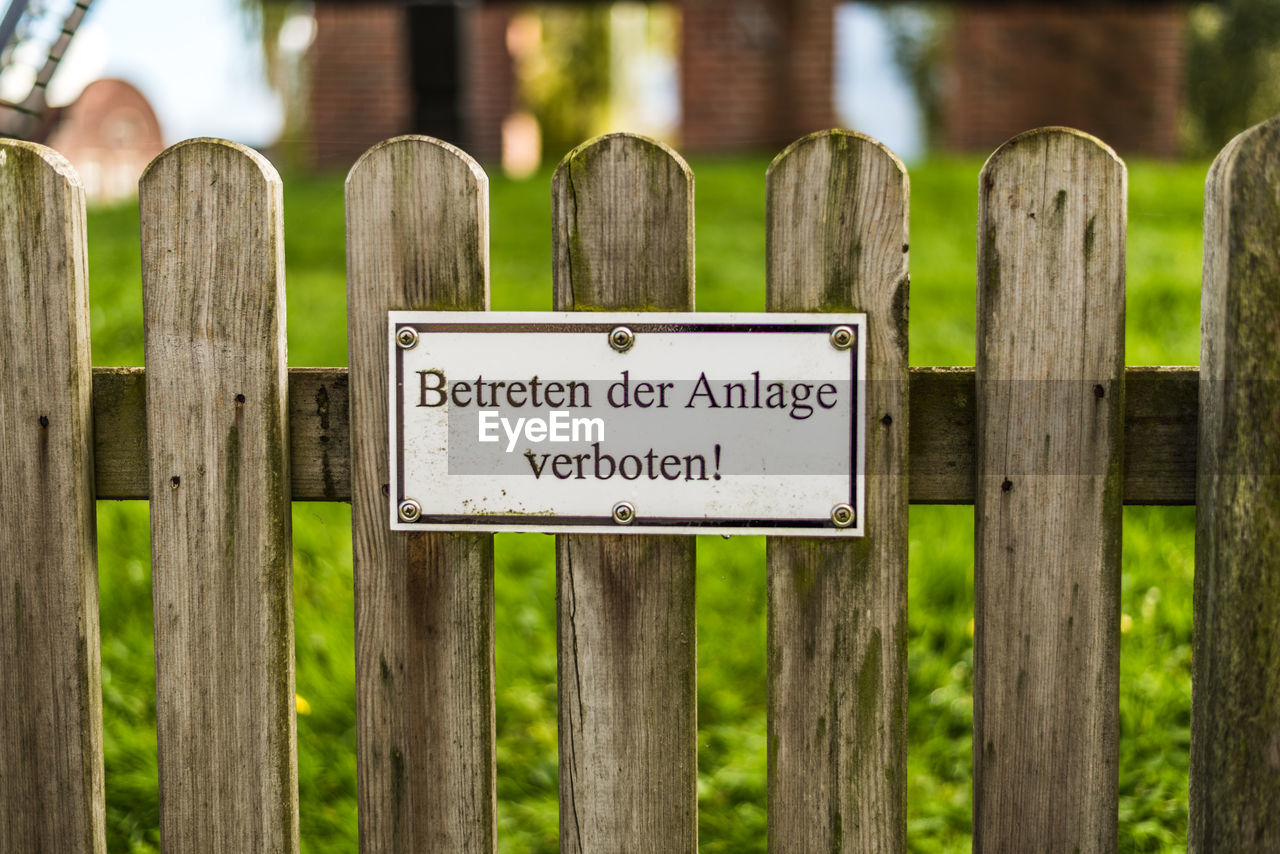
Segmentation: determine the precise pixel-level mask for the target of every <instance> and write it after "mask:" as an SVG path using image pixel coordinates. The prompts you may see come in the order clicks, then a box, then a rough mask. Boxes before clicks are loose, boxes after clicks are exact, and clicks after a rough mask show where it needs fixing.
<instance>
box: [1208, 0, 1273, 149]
mask: <svg viewBox="0 0 1280 854" xmlns="http://www.w3.org/2000/svg"><path fill="white" fill-rule="evenodd" d="M1277 111H1280V0H1224V2H1221V3H1216V4H1204V5H1201V6H1197V7H1195V8H1193V9H1192V10H1191V13H1190V17H1189V27H1188V39H1187V113H1188V116H1187V118H1188V122H1187V124H1188V127H1187V144H1188V147H1189V148H1190V149H1191V150H1192V151H1193V152H1195V153H1199V154H1211V153H1213V152H1215V151H1217V150H1218V149H1220V148H1221V147H1222V146H1223V145H1225V144H1226V143H1227V142H1228V141H1229V140H1230V139H1231V138H1232V137H1233V136H1235V135H1236V134H1237V133H1239V132H1240V131H1242V130H1244V129H1245V128H1247V127H1250V126H1251V125H1254V124H1257V123H1258V122H1260V121H1262V120H1263V119H1265V118H1268V117H1269V116H1271V115H1273V114H1275V113H1276V112H1277Z"/></svg>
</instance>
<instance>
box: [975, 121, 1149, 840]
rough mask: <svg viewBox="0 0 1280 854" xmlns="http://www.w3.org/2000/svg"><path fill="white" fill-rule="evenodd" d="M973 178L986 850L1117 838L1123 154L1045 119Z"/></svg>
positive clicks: (979, 799)
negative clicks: (976, 199)
mask: <svg viewBox="0 0 1280 854" xmlns="http://www.w3.org/2000/svg"><path fill="white" fill-rule="evenodd" d="M980 181H981V191H980V209H979V218H978V222H979V226H978V228H979V246H978V278H979V289H978V363H977V388H978V391H977V419H978V420H977V424H978V452H977V461H978V464H977V492H976V497H975V498H976V506H975V520H976V530H975V533H974V540H975V550H976V565H975V569H974V573H975V578H974V582H975V591H974V593H975V623H976V632H975V638H974V689H973V693H974V722H973V727H974V742H973V751H974V757H973V762H974V817H973V827H974V850H975V851H1031V850H1037V851H1043V850H1051V851H1072V850H1080V851H1114V850H1115V848H1116V844H1117V837H1116V834H1117V808H1118V802H1117V797H1118V796H1117V787H1118V761H1119V754H1118V738H1119V645H1120V635H1119V614H1120V605H1119V596H1120V529H1121V500H1122V486H1123V484H1122V460H1123V453H1122V434H1123V428H1124V422H1123V415H1124V382H1123V380H1124V245H1125V188H1126V176H1125V167H1124V164H1123V163H1122V162H1121V161H1120V160H1119V158H1117V157H1116V156H1115V154H1114V152H1112V151H1111V150H1110V149H1109V148H1107V147H1106V146H1105V145H1103V144H1102V143H1100V142H1099V141H1098V140H1096V139H1094V138H1093V137H1090V136H1088V135H1086V134H1083V133H1080V132H1078V131H1070V130H1065V129H1058V128H1046V129H1041V130H1037V131H1031V132H1028V133H1026V134H1023V135H1021V136H1018V137H1015V138H1014V139H1013V140H1010V141H1009V142H1007V143H1005V144H1004V145H1003V146H1002V147H1001V148H1000V149H998V150H997V151H996V153H995V154H993V155H992V156H991V159H990V160H988V161H987V164H986V166H985V167H984V168H983V170H982V175H981V178H980Z"/></svg>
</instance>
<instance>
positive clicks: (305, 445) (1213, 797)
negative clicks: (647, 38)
mask: <svg viewBox="0 0 1280 854" xmlns="http://www.w3.org/2000/svg"><path fill="white" fill-rule="evenodd" d="M979 187H980V191H979V195H980V215H979V230H978V244H979V262H978V277H977V286H978V294H979V299H978V315H979V321H978V349H977V352H978V362H977V367H976V370H971V369H936V368H912V369H909V368H908V365H907V342H908V324H907V304H908V299H907V292H908V256H909V245H908V244H909V240H908V230H907V222H908V220H907V204H908V196H909V193H908V182H907V173H906V170H905V169H904V168H903V166H902V164H901V163H900V162H899V161H898V160H897V158H895V157H894V156H893V155H892V154H891V153H890V152H889V151H888V150H886V149H885V148H883V147H882V146H880V145H879V144H877V143H875V142H874V141H872V140H870V139H867V138H866V137H863V136H860V135H857V134H852V133H847V132H841V131H831V132H824V133H819V134H814V135H812V136H809V137H805V138H804V139H801V140H799V141H798V142H796V143H795V144H793V145H792V146H790V147H789V148H788V149H787V150H786V151H784V152H783V153H782V154H781V155H779V157H778V158H777V159H776V160H775V161H774V163H773V165H772V166H771V167H770V169H769V173H768V178H767V197H768V201H767V217H768V224H767V228H768V234H767V240H768V244H767V246H768V249H767V258H768V260H767V265H768V270H767V281H768V308H769V309H770V310H774V311H819V312H820V311H865V312H866V313H867V315H868V317H869V334H870V341H869V345H868V364H869V367H868V377H869V380H870V383H869V390H868V396H867V418H868V424H867V454H868V458H867V470H868V472H870V475H869V477H868V486H867V515H866V519H867V522H866V525H867V528H866V530H867V536H866V537H865V538H863V539H858V540H843V541H837V540H830V539H827V540H808V539H786V538H775V539H771V540H770V541H769V543H768V602H769V605H768V607H769V614H768V638H767V649H768V672H769V683H768V684H769V697H768V708H769V722H768V744H769V747H768V750H769V762H768V769H769V771H768V774H769V778H768V797H769V814H768V827H769V844H770V848H771V850H773V851H779V852H781V851H787V852H791V851H817V850H823V851H827V850H832V851H901V850H903V849H904V848H905V845H906V839H905V837H906V792H907V785H906V783H907V781H906V744H907V713H906V708H907V706H906V685H907V662H906V648H907V644H906V641H907V598H906V578H907V573H906V569H907V509H908V503H909V502H915V503H972V504H974V506H975V514H976V533H975V553H976V562H975V582H976V604H975V615H974V618H975V624H976V634H975V677H974V758H973V761H974V776H975V785H974V847H975V849H976V850H981V851H1000V852H1004V851H1012V852H1021V851H1047V850H1054V851H1058V850H1061V851H1114V850H1115V849H1116V847H1117V775H1118V772H1117V762H1118V758H1117V757H1118V748H1117V744H1118V730H1119V725H1118V719H1119V710H1118V683H1119V667H1118V661H1119V646H1120V631H1119V625H1118V623H1119V615H1120V606H1119V595H1120V582H1119V579H1120V534H1121V505H1122V503H1129V504H1190V503H1195V504H1196V505H1197V507H1198V510H1199V513H1198V538H1197V568H1196V580H1195V597H1196V599H1195V618H1196V633H1195V650H1194V652H1195V656H1194V657H1195V661H1194V688H1193V696H1192V745H1191V784H1190V785H1191V793H1190V795H1191V808H1190V844H1191V847H1192V849H1193V850H1199V851H1210V850H1213V851H1224V852H1236V851H1264V850H1266V851H1276V850H1280V558H1278V557H1277V555H1280V477H1278V476H1277V471H1280V430H1278V429H1277V428H1278V427H1280V384H1278V383H1277V382H1276V380H1277V379H1280V251H1278V250H1277V247H1280V201H1278V199H1280V123H1277V122H1272V123H1268V124H1265V125H1261V126H1259V127H1257V128H1254V129H1252V130H1251V131H1248V132H1247V133H1245V134H1243V135H1242V136H1241V137H1239V138H1238V139H1237V140H1236V141H1234V142H1233V143H1232V144H1231V145H1230V146H1228V147H1227V148H1226V149H1225V150H1224V151H1223V153H1222V154H1221V155H1220V156H1219V158H1218V160H1217V161H1216V162H1215V164H1214V167H1213V169H1212V171H1211V173H1210V176H1209V181H1208V191H1207V195H1206V217H1205V223H1206V225H1205V268H1204V301H1203V316H1204V335H1203V357H1202V367H1201V368H1200V369H1199V371H1197V370H1196V369H1195V368H1127V369H1126V368H1125V367H1124V364H1123V359H1124V346H1123V330H1124V304H1125V290H1124V276H1125V264H1124V251H1125V217H1126V201H1125V195H1126V172H1125V167H1124V164H1123V163H1122V162H1121V161H1120V160H1119V159H1118V158H1117V157H1116V156H1115V154H1114V153H1113V152H1112V151H1111V150H1110V149H1108V148H1107V147H1106V146H1105V145H1103V144H1101V143H1100V142H1099V141H1097V140H1095V139H1093V138H1091V137H1089V136H1086V135H1084V134H1081V133H1078V132H1075V131H1070V130H1064V129H1045V130H1039V131H1033V132H1030V133H1028V134H1024V135H1022V136H1020V137H1017V138H1016V139H1014V140H1011V141H1010V142H1008V143H1006V144H1005V145H1004V146H1002V147H1001V148H1000V149H999V150H998V151H997V152H996V153H995V154H994V155H993V156H992V157H991V159H990V160H989V161H988V162H987V165H986V166H985V167H984V169H983V170H982V173H981V176H980V178H979ZM552 190H553V221H554V236H553V239H554V302H555V307H556V308H557V309H566V310H593V309H618V310H637V311H640V310H649V309H662V310H669V311H670V310H675V311H690V310H692V309H693V307H694V281H693V269H694V265H693V252H694V239H693V176H692V173H691V172H690V170H689V168H688V167H687V166H686V165H685V163H684V161H683V160H681V159H680V157H679V156H678V155H676V154H675V153H674V152H672V151H671V150H670V149H668V148H666V147H665V146H662V145H659V144H657V143H654V142H652V141H649V140H645V139H642V138H639V137H635V136H629V135H610V136H606V137H601V138H599V139H596V140H593V141H591V142H589V143H587V144H585V145H583V146H582V147H580V148H578V149H576V150H575V151H573V152H572V153H571V154H570V155H569V156H568V157H567V158H566V159H565V161H564V162H563V163H562V164H561V166H560V168H559V170H558V171H557V172H556V173H555V176H554V179H553V182H552ZM346 193H347V222H348V227H347V259H348V260H347V264H348V270H347V274H348V289H349V290H348V293H349V303H348V307H349V347H350V355H351V368H350V370H349V371H348V370H346V369H338V368H318V369H288V368H287V365H286V359H285V339H284V329H285V323H284V318H285V300H284V263H283V243H282V227H281V210H282V195H281V183H280V180H279V177H278V176H277V175H276V173H275V171H274V170H273V169H272V167H271V166H270V164H268V163H267V162H266V161H265V160H264V159H262V158H261V157H260V156H258V155H257V154H254V153H253V152H251V151H249V150H247V149H245V148H243V147H240V146H237V145H234V144H231V143H227V142H222V141H217V140H194V141H190V142H185V143H181V144H179V145H176V146H174V147H173V148H170V149H169V150H168V151H166V152H164V153H163V154H161V155H160V156H159V157H158V158H157V159H156V161H155V162H154V163H153V164H152V165H151V167H150V168H149V170H148V171H147V173H146V174H145V175H144V176H143V178H142V181H141V184H140V194H141V216H142V258H143V264H142V276H143V292H144V314H145V323H146V360H147V367H146V370H145V374H144V372H143V369H140V368H126V369H114V368H113V369H93V368H91V367H90V356H89V332H88V290H87V284H88V283H87V275H86V261H85V257H86V256H85V216H84V194H83V191H82V189H81V186H80V183H79V180H78V179H77V177H76V176H75V174H74V172H73V171H72V170H71V168H70V167H69V165H68V164H67V162H66V161H65V160H63V159H62V158H61V157H60V156H59V155H57V154H56V153H54V152H52V151H50V150H48V149H45V148H41V147H39V146H35V145H30V144H26V143H20V142H3V143H0V330H2V333H0V466H2V468H0V507H3V518H2V520H0V850H3V851H14V852H45V851H48V852H55V851H56V852H81V851H94V852H100V851H102V850H104V847H105V842H104V829H103V815H104V806H103V753H102V751H103V745H102V706H101V697H100V695H101V685H100V675H99V638H98V600H97V573H96V556H95V531H94V500H95V498H103V499H111V498H146V499H150V501H151V526H152V565H153V573H154V605H155V642H156V671H157V673H156V678H157V718H158V720H157V728H158V744H159V761H160V790H161V795H160V798H161V800H160V803H161V824H162V838H163V841H164V847H165V850H167V851H175V852H177V851H209V852H223V851H245V852H248V851H294V850H296V849H297V847H298V805H297V771H296V737H295V717H294V670H293V652H292V650H293V628H292V626H293V622H292V603H291V593H290V590H291V588H290V583H291V570H290V527H289V526H290V506H289V502H290V500H291V499H297V500H317V499H320V500H332V501H347V500H349V501H350V502H351V504H352V526H353V541H354V556H355V602H356V615H355V617H356V696H357V720H358V739H357V742H358V743H357V750H358V782H359V810H360V843H361V850H362V851H369V852H375V851H377V852H384V851H386V852H392V851H395V852H408V851H450V852H453V851H492V850H494V848H495V846H496V842H495V836H496V830H495V783H494V778H495V770H494V737H495V736H494V670H493V660H494V649H493V646H494V641H493V637H494V629H493V619H494V617H493V613H494V605H493V539H492V537H491V536H489V535H485V534H447V535H446V534H421V533H418V534H403V533H393V532H391V531H390V530H389V527H388V523H387V509H386V508H387V497H386V489H387V486H386V483H387V465H388V460H387V452H386V447H385V443H386V435H387V429H386V426H387V417H388V413H387V400H386V392H385V389H386V387H387V386H386V375H385V371H386V369H387V368H386V357H385V352H386V347H385V334H386V312H387V311H388V310H391V309H428V308H432V309H474V310H478V311H482V310H484V309H486V308H487V307H488V276H489V266H488V265H489V260H488V229H489V221H488V194H487V179H486V177H485V174H484V172H483V171H482V170H481V169H480V168H479V166H477V165H476V163H475V162H474V161H473V160H471V159H470V158H469V157H468V156H467V155H466V154H464V153H462V152H461V151H458V150H457V149H454V148H452V147H450V146H448V145H445V144H442V143H439V142H436V141H434V140H430V139H425V138H420V137H404V138H399V139H395V140H390V141H388V142H385V143H383V144H381V145H378V146H376V147H374V148H373V149H371V150H370V151H369V152H367V153H366V154H365V155H364V156H363V157H362V158H361V159H360V161H359V162H358V163H357V164H356V165H355V166H354V168H353V169H352V170H351V174H350V177H349V178H348V181H347V190H346ZM1197 460H1198V463H1197ZM557 565H558V570H557V572H558V587H557V602H558V605H557V607H558V616H559V619H558V632H559V638H558V649H559V715H560V753H559V756H560V838H561V848H562V850H566V851H590V852H606V851H608V852H612V851H658V852H668V851H692V850H693V849H694V848H695V847H696V841H697V815H696V810H697V802H696V768H697V764H696V755H695V753H696V719H695V718H696V716H695V685H694V679H695V655H694V654H695V650H694V638H695V621H694V566H695V540H694V539H693V538H689V537H686V538H680V537H647V536H636V535H617V536H561V537H559V539H558V545H557Z"/></svg>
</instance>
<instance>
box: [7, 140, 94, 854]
mask: <svg viewBox="0 0 1280 854" xmlns="http://www.w3.org/2000/svg"><path fill="white" fill-rule="evenodd" d="M88 298H89V285H88V279H87V273H86V257H85V213H84V189H83V187H82V186H81V184H80V179H79V177H78V176H77V175H76V174H75V171H74V170H73V169H72V168H71V164H70V163H68V162H67V161H66V160H65V159H63V157H62V156H61V155H59V154H57V153H55V152H53V151H52V150H50V149H48V148H44V147H43V146H38V145H32V144H30V143H25V142H17V141H12V140H4V141H0V329H3V330H4V334H3V335H0V507H3V508H4V512H3V514H2V515H0V697H3V698H4V712H3V714H0V851H58V852H71V854H76V852H104V851H105V850H106V837H105V830H104V823H103V815H104V812H103V810H104V806H103V770H102V682H101V671H100V667H99V657H98V656H99V652H98V650H99V641H98V636H99V631H98V565H97V543H96V538H95V528H94V525H95V516H94V495H93V448H92V438H93V430H92V421H91V416H92V409H91V402H90V391H91V389H90V385H91V378H90V371H89V310H88Z"/></svg>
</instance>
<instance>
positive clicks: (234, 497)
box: [139, 140, 298, 852]
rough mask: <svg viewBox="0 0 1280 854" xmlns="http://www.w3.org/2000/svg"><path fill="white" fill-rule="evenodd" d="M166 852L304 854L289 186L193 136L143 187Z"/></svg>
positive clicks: (256, 161) (257, 164) (233, 151)
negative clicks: (289, 382) (289, 361)
mask: <svg viewBox="0 0 1280 854" xmlns="http://www.w3.org/2000/svg"><path fill="white" fill-rule="evenodd" d="M139 202H140V206H141V216H142V259H143V263H142V280H143V281H142V285H143V317H144V324H145V330H146V360H147V379H146V399H147V429H148V441H149V446H150V464H151V466H150V470H151V554H152V573H153V597H154V601H155V643H156V720H157V736H158V746H159V754H160V803H161V815H160V825H161V838H162V842H163V845H164V849H165V850H166V851H264V852H265V851H272V852H276V851H284V852H288V851H297V850H298V794H297V790H298V777H297V753H296V751H297V748H296V737H295V736H296V732H295V716H294V673H293V590H292V554H291V542H290V494H289V469H288V453H287V449H286V445H285V442H286V436H287V429H288V428H287V425H286V421H285V419H286V409H285V406H286V397H285V395H286V368H287V365H286V351H285V297H284V235H283V222H282V208H283V204H282V189H281V184H280V178H279V176H278V175H277V174H276V171H275V169H274V168H272V166H271V164H270V163H268V162H267V161H266V160H265V159H264V158H263V157H262V156H261V155H259V154H257V153H256V152H254V151H252V150H250V149H248V148H245V147H243V146H240V145H236V144H234V143H229V142H224V141H220V140H192V141H188V142H184V143H179V144H178V145H175V146H173V147H172V148H169V149H168V150H167V151H165V152H163V153H162V154H160V156H159V157H157V158H156V159H155V160H154V161H153V162H152V163H151V165H150V166H149V167H148V169H147V171H146V172H145V173H144V174H143V177H142V180H141V182H140V185H139Z"/></svg>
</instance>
